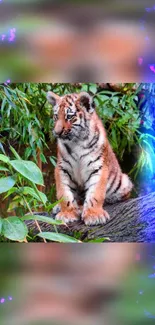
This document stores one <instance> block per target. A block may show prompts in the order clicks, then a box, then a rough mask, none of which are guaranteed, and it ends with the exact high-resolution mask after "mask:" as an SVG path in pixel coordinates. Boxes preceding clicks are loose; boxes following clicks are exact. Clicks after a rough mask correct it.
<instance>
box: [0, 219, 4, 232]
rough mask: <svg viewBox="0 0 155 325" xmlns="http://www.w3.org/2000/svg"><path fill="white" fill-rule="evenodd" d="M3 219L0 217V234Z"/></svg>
mask: <svg viewBox="0 0 155 325" xmlns="http://www.w3.org/2000/svg"><path fill="white" fill-rule="evenodd" d="M2 225H3V219H2V218H1V217H0V234H1V232H2Z"/></svg>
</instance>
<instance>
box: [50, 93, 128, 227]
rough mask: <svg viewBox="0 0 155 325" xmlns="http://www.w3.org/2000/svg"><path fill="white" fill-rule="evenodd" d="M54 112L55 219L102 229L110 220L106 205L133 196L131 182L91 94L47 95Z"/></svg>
mask: <svg viewBox="0 0 155 325" xmlns="http://www.w3.org/2000/svg"><path fill="white" fill-rule="evenodd" d="M47 99H48V100H49V102H50V103H51V104H52V106H53V114H54V121H55V122H54V130H53V133H54V135H55V136H56V137H57V153H58V154H57V156H58V160H57V166H56V168H55V180H56V189H57V198H58V200H59V199H61V198H63V200H62V202H61V203H60V205H59V206H57V207H56V209H55V211H56V213H57V214H56V219H58V220H63V221H64V222H66V223H68V222H73V221H76V220H78V219H80V217H81V218H82V220H83V221H84V223H85V224H86V225H95V224H103V223H106V221H107V220H108V219H109V218H110V217H109V215H108V213H107V212H106V211H105V210H104V209H103V204H104V202H108V203H115V202H118V201H121V200H124V199H126V198H128V197H129V196H130V193H131V190H132V188H133V185H132V182H131V181H130V179H129V177H128V176H127V175H126V174H123V173H122V171H121V168H120V166H119V163H118V160H117V158H116V156H115V154H114V152H113V151H112V148H111V146H110V144H109V141H108V139H107V136H106V131H105V129H104V127H103V124H102V121H101V120H100V118H99V117H98V115H97V113H96V111H95V107H94V103H93V100H92V98H91V96H89V94H88V93H85V92H82V93H80V94H68V95H65V96H62V97H59V96H58V95H56V94H54V93H52V92H48V94H47Z"/></svg>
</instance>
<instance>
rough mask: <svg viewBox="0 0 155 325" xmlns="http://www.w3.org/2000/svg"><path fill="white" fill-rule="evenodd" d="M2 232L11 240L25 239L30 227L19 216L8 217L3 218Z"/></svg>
mask: <svg viewBox="0 0 155 325" xmlns="http://www.w3.org/2000/svg"><path fill="white" fill-rule="evenodd" d="M2 234H3V235H4V237H6V238H8V239H11V240H16V241H24V239H25V238H26V236H27V234H28V229H27V226H26V225H25V223H24V222H23V221H22V220H20V219H19V218H18V217H8V218H6V219H3V224H2Z"/></svg>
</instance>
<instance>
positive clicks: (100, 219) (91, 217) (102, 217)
mask: <svg viewBox="0 0 155 325" xmlns="http://www.w3.org/2000/svg"><path fill="white" fill-rule="evenodd" d="M82 219H83V221H84V223H85V225H87V226H93V225H99V224H105V223H106V222H107V221H108V220H109V219H110V216H109V214H108V212H107V211H105V210H103V209H102V208H96V209H91V208H89V209H87V210H84V211H83V214H82Z"/></svg>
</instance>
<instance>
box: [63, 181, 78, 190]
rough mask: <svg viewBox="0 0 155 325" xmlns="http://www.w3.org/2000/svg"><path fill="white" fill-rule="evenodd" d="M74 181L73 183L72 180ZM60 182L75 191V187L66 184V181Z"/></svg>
mask: <svg viewBox="0 0 155 325" xmlns="http://www.w3.org/2000/svg"><path fill="white" fill-rule="evenodd" d="M74 183H75V182H74ZM62 184H63V185H65V186H67V187H69V189H70V190H71V191H74V192H76V191H77V190H76V188H74V187H72V186H70V185H69V184H66V183H64V182H62ZM75 185H76V183H75Z"/></svg>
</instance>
